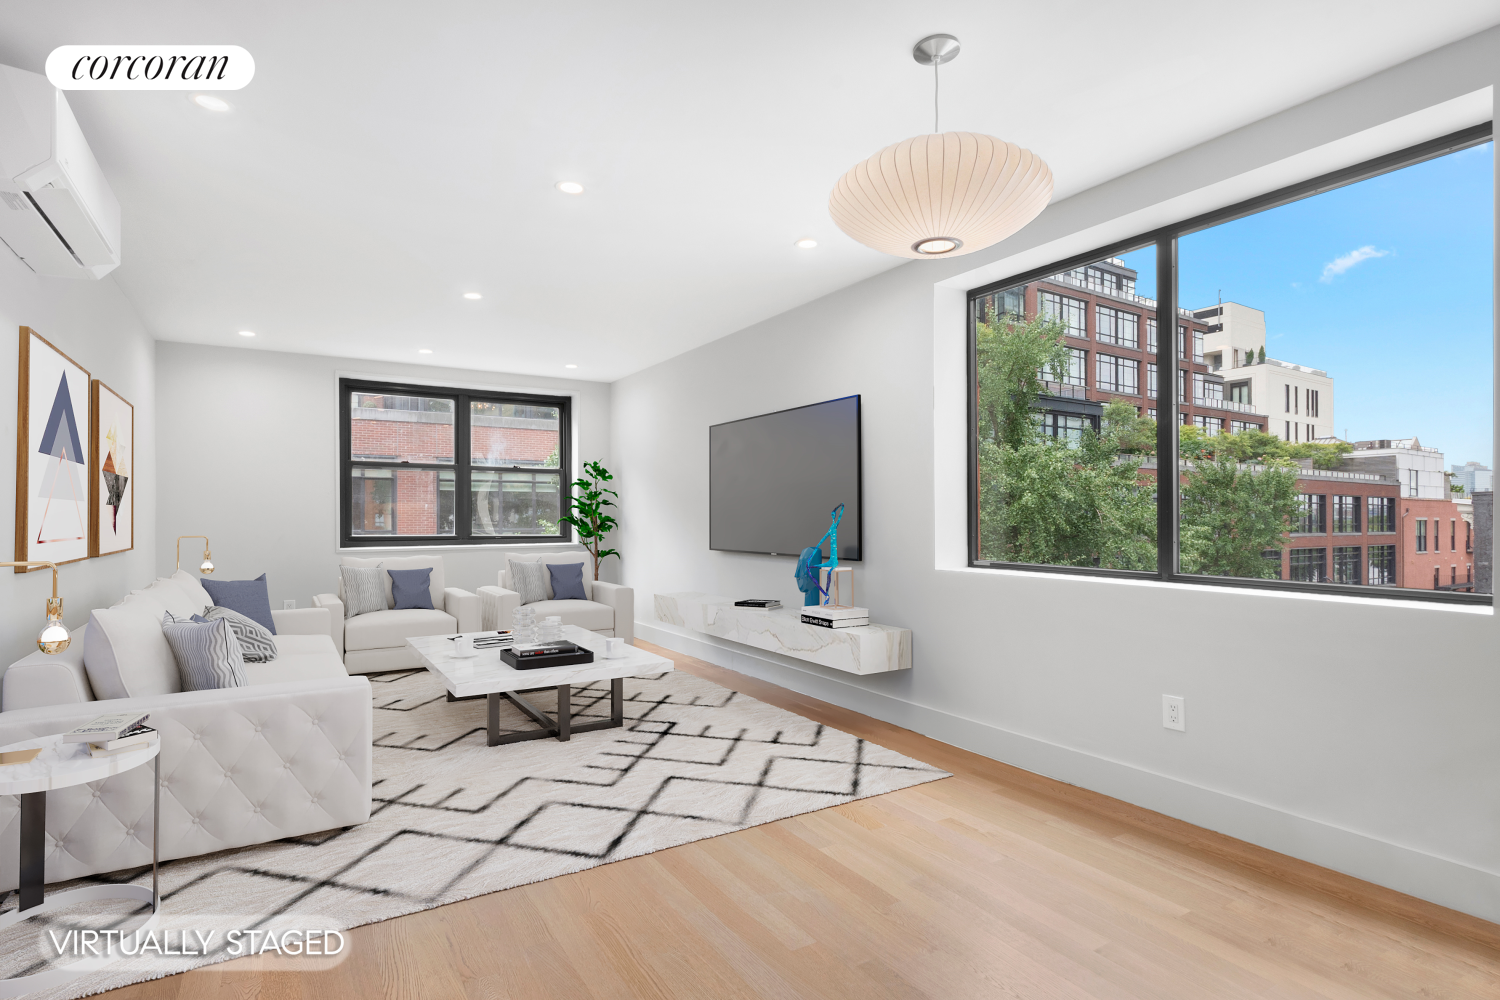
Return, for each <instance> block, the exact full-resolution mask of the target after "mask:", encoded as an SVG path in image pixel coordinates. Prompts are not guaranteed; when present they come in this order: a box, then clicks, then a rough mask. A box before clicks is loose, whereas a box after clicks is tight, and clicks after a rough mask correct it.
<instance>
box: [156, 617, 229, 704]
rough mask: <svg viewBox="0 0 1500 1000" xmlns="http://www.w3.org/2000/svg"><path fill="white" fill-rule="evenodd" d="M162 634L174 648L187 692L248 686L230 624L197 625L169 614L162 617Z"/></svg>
mask: <svg viewBox="0 0 1500 1000" xmlns="http://www.w3.org/2000/svg"><path fill="white" fill-rule="evenodd" d="M161 632H162V635H163V636H165V637H166V640H167V645H168V646H171V647H172V658H173V659H175V660H176V661H177V671H178V673H180V674H181V675H182V689H183V690H184V691H209V690H213V689H216V688H232V687H244V686H245V658H244V656H243V655H242V654H241V653H240V643H239V640H238V639H236V638H235V637H234V629H232V628H230V627H229V622H228V621H227V620H225V619H223V618H219V619H216V620H214V621H210V622H195V621H192V620H190V619H185V618H174V617H173V616H172V612H170V611H168V612H167V613H166V614H164V615H162V619H161Z"/></svg>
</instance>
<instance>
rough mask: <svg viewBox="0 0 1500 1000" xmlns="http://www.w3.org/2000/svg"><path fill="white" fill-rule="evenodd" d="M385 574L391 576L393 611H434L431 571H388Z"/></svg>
mask: <svg viewBox="0 0 1500 1000" xmlns="http://www.w3.org/2000/svg"><path fill="white" fill-rule="evenodd" d="M386 572H387V573H389V574H390V575H391V603H392V604H393V605H394V608H393V610H395V611H406V610H407V609H409V608H415V609H418V610H422V611H432V610H435V609H434V608H433V606H432V570H431V569H388V570H386Z"/></svg>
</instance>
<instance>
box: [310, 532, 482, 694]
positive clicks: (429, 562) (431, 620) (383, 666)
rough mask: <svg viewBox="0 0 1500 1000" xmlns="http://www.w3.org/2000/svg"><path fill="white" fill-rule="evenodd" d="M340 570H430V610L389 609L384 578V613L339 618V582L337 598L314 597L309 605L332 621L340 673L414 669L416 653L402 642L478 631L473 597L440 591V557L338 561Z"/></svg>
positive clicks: (477, 611) (388, 587)
mask: <svg viewBox="0 0 1500 1000" xmlns="http://www.w3.org/2000/svg"><path fill="white" fill-rule="evenodd" d="M339 565H340V566H378V567H380V568H382V569H431V570H432V575H431V576H430V577H429V578H428V589H429V591H430V592H431V595H432V609H431V610H428V609H426V608H404V609H402V610H400V611H397V610H395V607H394V605H395V600H394V598H393V597H392V595H391V578H390V577H389V576H386V577H385V607H386V609H385V610H384V611H370V612H367V613H365V614H362V615H356V616H354V617H353V618H345V617H344V582H343V575H342V574H340V578H339V591H338V593H337V594H319V595H318V596H316V597H314V598H313V605H314V606H315V607H319V608H327V609H328V610H329V614H330V615H331V617H332V619H333V633H334V635H333V641H334V645H335V646H337V647H338V650H339V652H340V653H341V654H342V655H343V657H344V669H345V670H347V671H349V673H351V674H373V673H378V672H380V671H382V670H405V669H407V668H409V667H416V666H419V665H420V664H418V663H417V658H416V654H414V653H413V652H412V651H411V650H410V649H408V648H407V646H406V640H407V639H412V638H415V637H417V636H423V635H453V634H454V633H456V632H478V631H479V629H480V602H479V595H477V594H472V593H470V592H469V591H467V590H459V589H458V588H456V587H444V586H443V557H442V556H406V557H397V558H385V559H359V558H356V557H354V556H342V557H340V559H339Z"/></svg>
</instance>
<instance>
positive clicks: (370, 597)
mask: <svg viewBox="0 0 1500 1000" xmlns="http://www.w3.org/2000/svg"><path fill="white" fill-rule="evenodd" d="M339 575H340V576H342V577H343V578H344V618H345V619H349V618H353V617H354V616H355V615H367V614H369V613H370V612H371V611H384V610H385V581H384V580H382V579H381V578H380V577H381V570H380V567H378V566H340V567H339Z"/></svg>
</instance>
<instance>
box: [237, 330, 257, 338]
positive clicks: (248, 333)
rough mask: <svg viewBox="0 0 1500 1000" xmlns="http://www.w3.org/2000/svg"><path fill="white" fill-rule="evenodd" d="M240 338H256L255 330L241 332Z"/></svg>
mask: <svg viewBox="0 0 1500 1000" xmlns="http://www.w3.org/2000/svg"><path fill="white" fill-rule="evenodd" d="M240 336H241V337H253V336H255V331H254V330H241V331H240Z"/></svg>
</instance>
